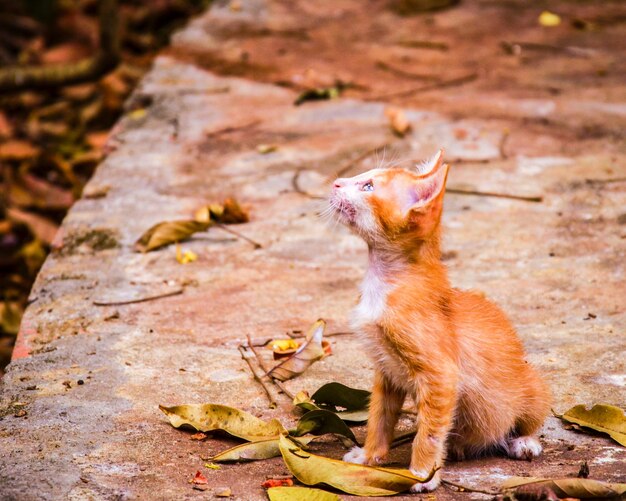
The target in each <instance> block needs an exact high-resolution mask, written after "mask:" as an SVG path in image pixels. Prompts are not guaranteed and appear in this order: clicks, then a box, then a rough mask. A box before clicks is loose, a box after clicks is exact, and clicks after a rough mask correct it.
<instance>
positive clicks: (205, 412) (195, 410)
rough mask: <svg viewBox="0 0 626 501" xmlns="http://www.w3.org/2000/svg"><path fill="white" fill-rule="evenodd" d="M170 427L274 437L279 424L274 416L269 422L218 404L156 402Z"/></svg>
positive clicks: (280, 430)
mask: <svg viewBox="0 0 626 501" xmlns="http://www.w3.org/2000/svg"><path fill="white" fill-rule="evenodd" d="M159 409H161V410H162V411H163V412H164V413H165V415H166V416H167V417H168V419H169V420H170V423H171V424H172V426H173V427H174V428H180V427H181V426H190V427H192V428H194V429H196V430H198V431H203V432H206V431H213V430H223V431H225V432H227V433H229V434H231V435H233V436H234V437H239V438H243V439H244V440H250V441H252V440H255V441H256V440H264V439H268V438H276V437H278V435H280V434H281V433H283V432H284V431H285V429H284V428H283V425H282V424H280V422H279V421H278V420H276V419H272V420H271V421H270V422H269V423H266V422H265V421H263V420H261V419H259V418H257V417H255V416H253V415H252V414H249V413H248V412H245V411H242V410H239V409H235V408H234V407H228V406H226V405H218V404H187V405H175V406H173V407H164V406H162V405H159Z"/></svg>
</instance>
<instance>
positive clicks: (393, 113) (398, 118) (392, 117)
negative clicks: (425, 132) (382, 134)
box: [385, 107, 411, 137]
mask: <svg viewBox="0 0 626 501" xmlns="http://www.w3.org/2000/svg"><path fill="white" fill-rule="evenodd" d="M385 116H386V117H387V119H388V120H389V127H391V130H392V131H393V133H394V134H396V135H397V136H400V137H403V136H404V135H405V134H406V133H407V132H409V130H411V122H409V120H408V119H407V117H406V115H405V113H404V111H402V110H401V109H400V108H394V107H391V108H387V109H386V110H385Z"/></svg>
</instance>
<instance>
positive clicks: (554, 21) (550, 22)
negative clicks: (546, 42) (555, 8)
mask: <svg viewBox="0 0 626 501" xmlns="http://www.w3.org/2000/svg"><path fill="white" fill-rule="evenodd" d="M539 24H540V25H541V26H546V27H548V28H552V27H553V26H558V25H559V24H561V16H559V15H558V14H555V13H554V12H550V11H547V10H544V11H543V12H542V13H541V14H539Z"/></svg>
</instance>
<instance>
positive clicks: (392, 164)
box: [374, 145, 404, 169]
mask: <svg viewBox="0 0 626 501" xmlns="http://www.w3.org/2000/svg"><path fill="white" fill-rule="evenodd" d="M379 152H380V150H377V151H376V157H375V159H374V161H375V165H376V167H375V168H376V169H395V168H396V167H398V166H400V165H402V164H403V163H404V160H401V159H400V158H399V157H400V153H399V152H398V150H397V149H393V150H391V157H390V158H389V160H387V146H386V145H385V146H384V147H383V149H382V156H381V155H379Z"/></svg>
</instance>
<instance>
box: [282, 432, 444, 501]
mask: <svg viewBox="0 0 626 501" xmlns="http://www.w3.org/2000/svg"><path fill="white" fill-rule="evenodd" d="M279 446H280V452H281V454H282V455H283V460H284V461H285V464H286V465H287V468H288V469H289V471H290V472H291V474H292V475H293V476H295V477H296V478H297V479H298V480H299V481H300V482H302V483H303V484H306V485H317V484H326V485H330V486H331V487H335V488H336V489H339V490H341V491H343V492H346V493H347V494H354V495H355V496H391V495H393V494H397V493H399V492H404V491H408V490H409V489H410V488H411V486H412V485H414V484H416V483H418V482H427V481H428V480H430V479H431V478H432V476H433V475H434V473H435V471H433V472H432V473H431V475H429V478H425V479H422V478H419V477H416V476H415V475H413V474H412V473H411V472H410V471H409V470H401V469H394V468H379V467H374V466H365V465H360V464H352V463H346V462H344V461H338V460H336V459H329V458H325V457H322V456H317V455H315V454H310V453H309V452H306V451H304V450H302V449H301V448H300V447H298V446H297V445H296V444H295V443H294V442H293V441H291V440H290V439H289V438H288V437H286V436H285V435H281V436H280V438H279Z"/></svg>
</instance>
